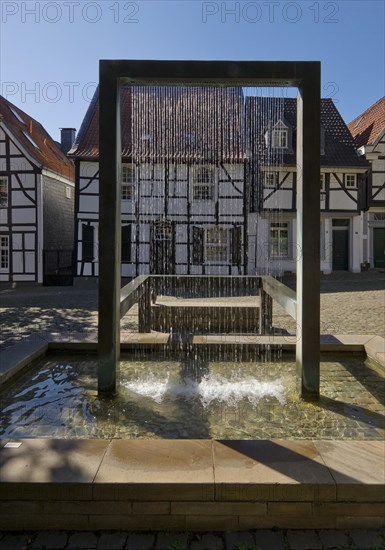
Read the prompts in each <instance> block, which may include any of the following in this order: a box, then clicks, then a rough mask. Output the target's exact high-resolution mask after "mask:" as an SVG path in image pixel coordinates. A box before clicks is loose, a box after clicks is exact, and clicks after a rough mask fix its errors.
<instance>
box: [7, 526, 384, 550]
mask: <svg viewBox="0 0 385 550" xmlns="http://www.w3.org/2000/svg"><path fill="white" fill-rule="evenodd" d="M332 548H334V549H344V548H346V549H347V548H349V549H356V550H363V549H366V548H367V549H371V550H380V549H384V548H385V529H370V530H368V529H350V530H348V531H346V530H338V531H336V530H326V529H325V530H317V531H316V530H286V529H285V530H273V529H270V530H269V529H263V530H258V531H244V532H227V533H168V532H166V533H164V532H160V533H126V532H123V531H117V532H113V531H108V532H92V531H89V532H78V533H74V532H70V531H40V532H33V533H4V534H3V535H1V534H0V550H22V549H23V550H48V549H49V550H53V549H71V550H90V549H97V550H99V549H100V550H101V549H103V550H118V549H127V550H150V549H157V550H187V549H189V550H322V549H332Z"/></svg>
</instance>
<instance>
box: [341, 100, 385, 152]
mask: <svg viewBox="0 0 385 550" xmlns="http://www.w3.org/2000/svg"><path fill="white" fill-rule="evenodd" d="M348 128H349V130H350V132H351V134H352V136H353V137H354V140H355V142H356V147H362V145H373V144H374V143H375V142H376V141H377V139H378V138H379V136H380V134H382V132H383V131H384V129H385V96H384V97H382V98H381V99H379V100H378V101H376V103H374V104H373V105H371V107H369V109H366V111H364V112H363V113H362V114H360V115H358V116H357V117H356V118H355V119H354V120H352V122H350V123H349V124H348Z"/></svg>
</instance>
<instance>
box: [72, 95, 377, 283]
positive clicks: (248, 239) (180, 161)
mask: <svg viewBox="0 0 385 550" xmlns="http://www.w3.org/2000/svg"><path fill="white" fill-rule="evenodd" d="M98 109H99V102H98V93H96V94H95V97H94V99H93V101H92V103H91V105H90V107H89V109H88V112H87V114H86V117H85V119H84V122H83V124H82V127H81V130H80V132H79V135H78V137H77V140H76V143H75V145H74V147H73V148H72V150H71V151H70V156H71V158H73V159H74V162H75V166H76V207H75V210H76V213H75V241H76V249H77V265H76V274H77V275H78V276H95V277H96V276H98V197H99V179H98V175H99V165H98V155H99V150H98ZM121 109H122V163H123V166H122V177H121V205H122V206H121V207H122V250H121V255H122V276H125V277H135V276H136V275H139V274H146V273H169V274H226V275H235V274H264V273H271V274H273V275H281V274H282V273H283V272H285V271H292V272H294V271H295V269H296V261H297V259H298V255H299V254H301V251H300V250H298V247H297V245H296V161H295V148H296V100H295V99H290V98H285V99H281V98H263V97H253V96H250V95H248V94H247V93H245V91H244V90H243V89H242V88H220V89H218V88H187V87H186V88H184V87H179V88H174V87H142V88H141V87H132V88H124V89H123V91H122V97H121ZM321 111H322V112H321V123H322V128H321V167H322V168H321V176H320V177H321V180H320V204H321V212H322V214H321V218H322V219H321V226H320V238H321V270H322V271H324V272H325V273H330V272H331V271H334V270H350V271H360V269H361V263H362V261H363V260H362V252H361V242H362V232H363V228H362V220H361V211H362V209H363V206H364V204H363V202H364V199H365V196H364V189H365V174H366V172H367V169H368V164H367V162H366V160H365V159H364V158H363V157H362V156H361V157H360V156H359V155H358V154H357V152H356V148H355V145H354V141H353V139H352V136H351V135H350V133H349V131H348V129H347V127H346V125H345V123H344V122H343V120H342V118H341V116H340V114H339V113H338V110H337V109H336V107H335V105H334V104H333V102H332V101H331V100H322V102H321Z"/></svg>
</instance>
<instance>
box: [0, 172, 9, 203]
mask: <svg viewBox="0 0 385 550" xmlns="http://www.w3.org/2000/svg"><path fill="white" fill-rule="evenodd" d="M3 196H4V199H3V198H2V197H3ZM8 198H9V189H8V178H7V177H5V178H4V177H1V178H0V207H1V208H6V207H7V206H8Z"/></svg>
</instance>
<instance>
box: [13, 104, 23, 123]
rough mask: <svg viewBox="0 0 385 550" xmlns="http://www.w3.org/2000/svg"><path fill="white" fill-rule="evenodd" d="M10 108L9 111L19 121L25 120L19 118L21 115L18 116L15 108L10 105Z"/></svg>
mask: <svg viewBox="0 0 385 550" xmlns="http://www.w3.org/2000/svg"><path fill="white" fill-rule="evenodd" d="M10 110H11V112H12V113H13V116H15V117H16V118H17V120H18V121H19V122H22V123H23V124H25V120H23V119H22V118H21V116H20V115H19V113H18V112H17V111H16V109H12V107H10Z"/></svg>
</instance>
